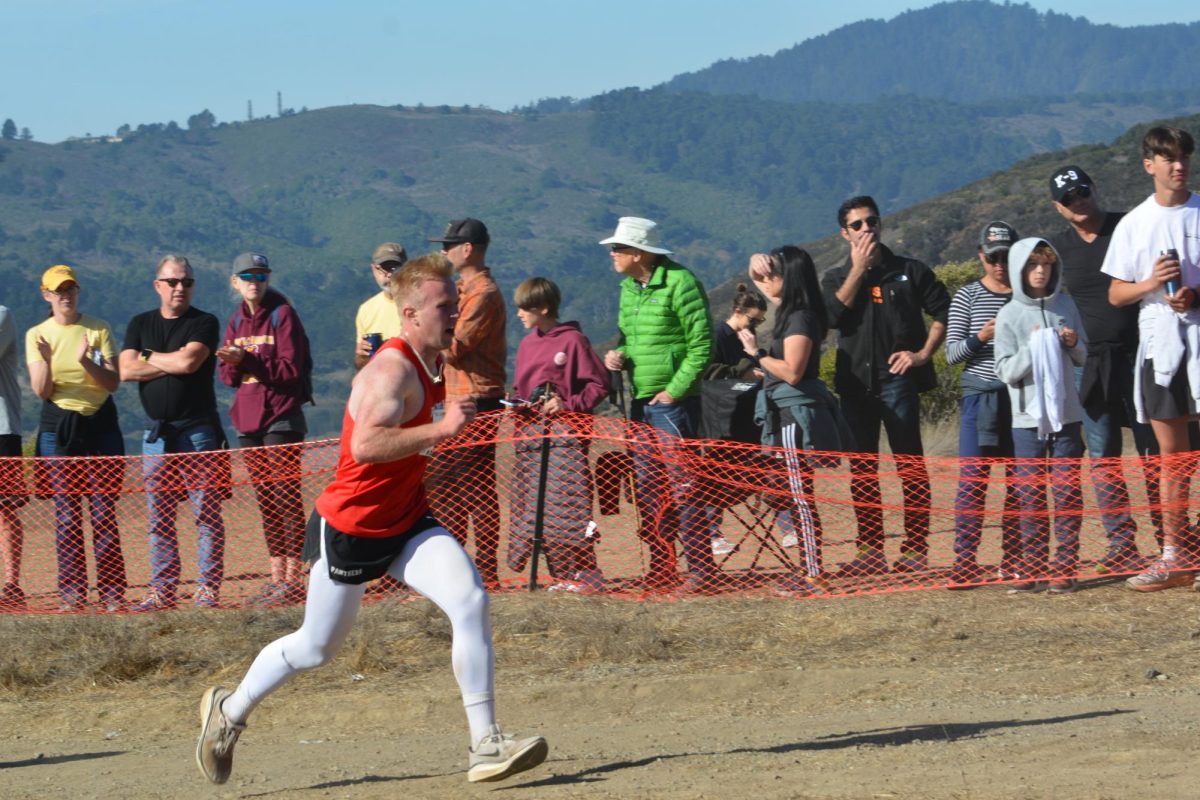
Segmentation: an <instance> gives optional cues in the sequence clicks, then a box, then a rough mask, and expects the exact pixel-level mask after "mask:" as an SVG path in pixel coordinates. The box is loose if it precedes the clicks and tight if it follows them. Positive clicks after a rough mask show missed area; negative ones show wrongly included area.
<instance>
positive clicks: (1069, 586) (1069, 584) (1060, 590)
mask: <svg viewBox="0 0 1200 800" xmlns="http://www.w3.org/2000/svg"><path fill="white" fill-rule="evenodd" d="M1046 591H1047V592H1049V593H1050V594H1074V593H1075V592H1077V591H1079V581H1077V580H1075V579H1074V578H1058V579H1055V580H1052V581H1050V584H1049V586H1047V587H1046Z"/></svg>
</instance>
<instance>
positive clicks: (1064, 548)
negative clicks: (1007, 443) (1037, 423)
mask: <svg viewBox="0 0 1200 800" xmlns="http://www.w3.org/2000/svg"><path fill="white" fill-rule="evenodd" d="M1080 427H1081V426H1080V423H1078V422H1071V423H1069V424H1067V425H1064V426H1063V429H1062V430H1061V431H1059V432H1058V433H1052V434H1050V436H1049V437H1048V438H1046V439H1038V437H1037V429H1036V428H1013V451H1014V455H1015V456H1016V457H1017V459H1018V461H1017V463H1016V465H1015V466H1014V467H1013V483H1014V484H1016V487H1017V499H1018V502H1019V503H1020V506H1021V559H1020V562H1019V567H1018V571H1019V572H1020V574H1021V577H1022V578H1026V579H1036V578H1040V577H1046V576H1047V575H1050V574H1053V575H1058V576H1074V574H1075V573H1076V571H1077V570H1078V568H1079V527H1080V523H1081V522H1082V519H1081V517H1080V512H1081V511H1082V510H1083V489H1082V486H1081V476H1080V472H1081V468H1082V462H1081V459H1082V458H1083V440H1082V439H1081V438H1080V436H1079V432H1080V430H1079V429H1080ZM1022 459H1028V460H1025V461H1022ZM1047 478H1049V481H1050V486H1051V492H1052V493H1053V495H1054V536H1055V539H1057V542H1058V546H1057V547H1056V548H1055V552H1054V561H1053V568H1051V566H1050V564H1051V562H1050V516H1049V511H1048V508H1047V506H1046V480H1047Z"/></svg>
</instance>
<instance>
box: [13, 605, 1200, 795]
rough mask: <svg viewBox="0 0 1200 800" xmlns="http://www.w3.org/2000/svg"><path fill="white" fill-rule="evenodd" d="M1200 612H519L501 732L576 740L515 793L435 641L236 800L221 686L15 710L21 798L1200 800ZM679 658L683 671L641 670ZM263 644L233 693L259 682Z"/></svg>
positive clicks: (502, 673)
mask: <svg viewBox="0 0 1200 800" xmlns="http://www.w3.org/2000/svg"><path fill="white" fill-rule="evenodd" d="M534 603H537V605H536V606H535V605H533V604H534ZM419 605H420V604H406V605H404V606H399V607H397V608H395V609H391V610H389V611H386V612H384V611H380V612H378V613H377V614H376V618H375V619H373V620H372V622H370V623H369V624H370V625H374V626H376V627H374V628H372V629H370V630H373V631H374V633H371V634H370V635H378V632H379V631H385V630H388V629H390V628H391V627H394V626H401V627H403V626H407V625H415V626H416V628H414V629H413V630H419V629H421V626H426V627H427V626H428V625H429V619H430V618H429V615H428V612H427V610H423V609H421V608H420V607H419ZM1196 608H1197V606H1196V596H1195V595H1194V594H1191V593H1190V592H1183V591H1176V592H1168V593H1164V594H1162V595H1160V596H1157V597H1146V596H1141V595H1136V594H1133V593H1129V592H1124V591H1121V590H1119V589H1117V588H1116V587H1104V588H1101V589H1097V590H1095V591H1088V592H1081V593H1079V594H1077V595H1074V596H1071V597H1063V598H1051V597H1045V596H1039V597H1017V598H1013V597H1007V596H1005V595H1004V594H1003V593H1002V592H1000V591H996V590H980V591H977V592H971V593H967V594H961V593H949V592H920V593H912V594H908V595H901V596H893V597H882V598H880V597H875V598H872V597H867V598H857V599H843V600H838V601H832V602H822V601H804V602H794V601H766V600H757V601H756V600H737V601H725V600H700V601H692V602H689V603H676V604H651V605H645V604H640V605H639V604H634V603H619V602H616V603H614V602H610V601H593V600H589V599H580V598H564V599H562V600H561V601H558V600H556V601H551V602H547V598H545V597H541V598H532V599H531V598H523V597H522V598H500V599H499V600H498V601H497V602H496V620H497V624H496V627H497V643H498V647H497V653H498V672H499V687H498V690H499V698H500V710H501V718H502V720H503V721H504V722H505V724H506V726H507V727H509V728H511V729H513V730H515V731H519V732H524V731H533V730H536V731H538V732H541V733H543V734H544V735H546V736H547V738H548V739H549V740H550V743H551V754H550V759H549V760H548V762H547V763H546V764H545V765H544V766H542V767H539V768H538V769H536V770H534V771H532V772H530V773H526V774H525V775H522V776H519V777H518V778H515V779H513V780H510V781H508V782H505V783H501V784H492V785H485V786H470V785H468V784H467V783H466V781H465V778H464V775H463V771H464V769H465V748H466V741H465V739H466V735H465V725H464V723H463V720H462V713H461V710H460V707H459V706H458V704H457V697H456V692H455V687H454V685H453V682H452V679H451V677H450V675H449V670H448V669H446V668H445V666H444V663H443V664H442V665H440V666H439V665H438V664H437V662H436V661H434V660H433V657H434V655H436V656H437V660H439V661H440V660H443V659H444V658H445V643H444V642H441V641H433V640H434V639H437V638H438V636H439V635H440V634H437V633H436V631H435V632H434V633H433V634H432V635H431V637H432V638H431V639H430V643H429V646H430V648H431V649H432V650H433V651H435V652H434V653H433V654H432V655H431V656H430V660H429V661H428V663H426V662H421V663H420V665H419V668H414V669H412V670H411V671H406V670H405V669H394V670H391V671H382V670H368V671H367V672H366V673H365V674H364V675H363V679H361V680H354V678H353V675H354V673H353V670H354V669H356V668H357V664H358V663H360V662H355V661H353V659H352V658H351V657H349V656H347V657H343V658H340V659H339V660H338V661H336V662H334V663H333V664H332V665H330V666H329V667H327V668H326V669H324V670H322V671H319V672H317V673H313V674H309V675H306V676H304V677H302V678H301V679H299V680H297V681H296V682H295V683H294V684H292V685H291V686H289V687H287V688H285V689H284V690H282V691H281V692H280V693H279V694H278V695H276V696H275V697H273V698H271V700H270V701H268V702H267V703H266V704H265V705H264V706H263V707H262V708H261V709H260V710H259V712H258V713H257V714H256V715H255V717H254V718H253V719H252V720H251V727H250V729H249V730H248V731H247V733H246V734H245V736H244V737H243V739H242V742H241V743H240V744H239V745H238V753H237V761H236V766H235V770H234V777H233V779H232V780H231V782H230V783H229V784H228V785H227V786H225V787H221V788H210V787H209V786H208V785H207V784H205V783H204V782H203V780H202V779H201V777H200V775H199V773H198V772H197V770H196V767H195V765H194V764H193V761H192V750H193V745H194V736H195V734H196V729H197V722H196V717H197V711H196V702H197V699H198V697H199V694H200V691H201V690H202V688H203V686H204V685H205V683H207V682H209V681H211V680H213V679H214V678H213V676H211V675H208V676H206V677H204V678H197V677H187V676H178V677H167V678H162V679H149V678H148V679H145V680H139V681H134V682H132V683H127V684H123V685H119V686H116V687H110V688H103V687H97V688H91V687H88V686H86V685H75V686H63V687H60V688H57V689H56V690H54V691H44V690H43V691H35V692H17V693H14V692H10V693H8V694H5V695H0V698H2V699H0V797H3V798H6V799H7V800H17V799H18V798H22V799H23V798H30V799H32V798H39V800H40V799H41V798H47V797H95V798H122V800H123V799H124V798H178V797H209V796H212V797H270V798H280V799H281V800H282V799H283V798H326V797H330V798H355V799H356V800H357V799H359V798H393V797H401V796H403V797H409V798H459V797H464V796H483V795H485V794H487V793H491V792H499V793H500V795H499V796H508V797H529V798H570V797H588V798H623V799H624V798H700V797H707V798H727V797H755V798H794V797H795V798H856V799H857V798H1041V797H1047V798H1058V797H1087V798H1126V797H1143V796H1145V797H1153V798H1155V799H1156V800H1163V798H1193V797H1196V796H1197V792H1198V788H1197V780H1198V778H1200V773H1198V772H1197V769H1196V767H1195V764H1196V757H1197V755H1200V736H1198V733H1200V730H1198V729H1200V702H1198V701H1197V692H1198V690H1200V669H1198V668H1197V664H1198V663H1200V662H1198V661H1197V656H1198V655H1200V653H1198V652H1197V651H1198V650H1200V638H1198V637H1200V632H1198V631H1200V621H1198V619H1197V614H1196ZM178 619H180V620H182V622H181V623H180V624H181V625H184V626H186V625H187V624H190V621H191V620H193V619H199V617H187V616H185V615H182V614H181V615H180V616H179V617H178ZM257 619H258V618H255V619H254V620H251V621H250V622H249V623H247V625H248V632H249V634H250V635H251V638H253V635H254V634H258V633H260V631H259V630H258V628H257V627H256V626H257V625H259V624H260V623H259V622H257V621H255V620H257ZM601 620H604V621H607V623H602V622H600V621H601ZM96 624H113V623H112V621H103V620H102V621H98V622H97V623H96ZM122 624H126V623H122ZM129 624H141V623H140V621H135V622H133V623H129ZM272 624H273V626H274V627H279V623H278V620H276V621H275V622H274V623H272ZM605 624H607V625H609V626H611V629H606V630H600V628H602V627H604V625H605ZM588 626H592V630H590V631H589V630H587V628H588ZM404 630H405V631H407V628H405V629H404ZM369 632H370V631H369ZM609 634H612V635H614V636H616V640H615V641H612V642H609V641H608V640H607V638H604V637H607V636H608V635H609ZM417 635H419V634H415V633H411V632H405V633H404V636H403V638H404V639H405V640H411V639H412V638H413V637H414V636H417ZM622 636H624V637H626V642H625V643H624V645H622V643H621V642H620V638H621V637H622ZM655 637H658V639H659V640H660V641H661V643H662V645H663V647H664V648H665V650H664V651H663V653H660V654H659V655H658V656H654V657H646V656H644V655H643V656H637V655H629V654H630V653H634V652H635V651H636V652H640V653H644V652H648V650H647V647H648V645H647V644H646V643H647V642H649V641H652V640H654V639H655ZM589 642H591V643H592V652H588V646H589V645H588V643H589ZM258 644H259V642H257V641H251V642H246V643H244V645H245V647H243V648H241V649H239V655H238V656H237V658H234V659H232V660H231V662H230V663H229V665H228V666H227V667H225V668H222V669H220V670H218V671H217V672H218V674H217V676H216V678H215V679H216V680H218V681H224V682H232V681H235V680H236V677H237V675H238V674H240V670H241V669H243V668H244V666H245V663H246V662H245V659H244V657H243V656H242V655H240V653H241V652H242V651H243V650H245V652H251V651H252V649H253V648H255V647H256V646H257V645H258ZM353 647H354V643H353V642H352V643H351V645H350V646H349V647H348V650H350V649H353ZM246 648H250V649H246ZM438 648H440V650H438ZM564 648H565V650H566V651H564ZM622 648H624V650H623V649H622ZM359 658H360V661H361V653H360V655H359ZM1151 670H1153V671H1154V673H1160V674H1161V677H1157V676H1155V675H1153V674H1152V673H1151V672H1150V671H1151Z"/></svg>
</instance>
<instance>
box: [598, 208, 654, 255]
mask: <svg viewBox="0 0 1200 800" xmlns="http://www.w3.org/2000/svg"><path fill="white" fill-rule="evenodd" d="M600 244H623V245H626V246H628V247H633V248H636V249H638V250H644V251H645V252H647V253H654V254H656V255H660V256H669V255H671V251H670V250H668V249H666V248H665V247H659V246H658V223H657V222H655V221H654V220H652V219H643V218H642V217H621V218H620V219H619V220H617V229H616V230H615V231H613V235H612V236H610V237H608V238H607V239H602V240H601V241H600Z"/></svg>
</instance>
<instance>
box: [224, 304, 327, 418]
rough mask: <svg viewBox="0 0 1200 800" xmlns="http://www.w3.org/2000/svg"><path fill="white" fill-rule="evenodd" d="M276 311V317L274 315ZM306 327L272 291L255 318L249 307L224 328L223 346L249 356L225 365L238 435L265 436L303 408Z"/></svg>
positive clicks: (225, 380)
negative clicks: (232, 396)
mask: <svg viewBox="0 0 1200 800" xmlns="http://www.w3.org/2000/svg"><path fill="white" fill-rule="evenodd" d="M277 310H278V313H276V311H277ZM306 340H307V337H306V336H305V334H304V326H303V325H302V324H301V323H300V317H299V316H297V315H296V311H295V309H293V308H292V307H291V305H290V304H289V303H288V300H287V298H286V297H284V296H283V295H282V294H280V293H279V292H277V291H275V290H274V289H271V290H268V292H267V294H266V295H265V296H264V297H263V302H262V305H260V306H259V307H258V308H257V309H255V311H254V314H253V316H251V315H250V314H249V309H248V308H247V306H246V304H245V303H241V304H240V305H239V306H238V310H237V311H236V312H234V315H233V317H232V318H231V319H230V320H229V323H228V325H226V327H225V336H224V337H223V338H222V341H223V342H226V343H230V344H236V345H238V346H239V347H241V348H242V349H243V350H245V352H246V354H245V356H244V357H243V358H242V361H241V363H240V364H226V363H225V362H223V361H222V362H221V363H220V365H219V367H218V370H219V374H220V376H221V382H222V383H224V384H226V385H228V386H232V387H234V388H235V389H237V394H235V395H234V398H233V407H232V408H230V409H229V418H230V419H231V420H233V427H235V428H237V431H238V433H243V434H247V433H258V432H260V431H265V430H266V429H267V428H268V427H269V426H270V425H271V423H273V422H276V421H278V420H281V419H283V418H284V417H288V416H291V415H292V414H295V413H297V412H299V411H300V409H301V407H302V406H303V405H304V381H303V380H302V378H303V376H302V370H303V366H304V360H305V357H306V355H307V354H306V352H305V347H306V345H305V342H306Z"/></svg>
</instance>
